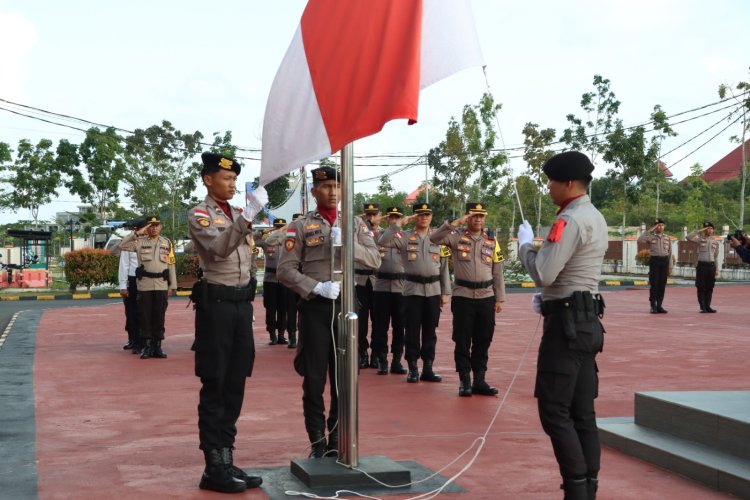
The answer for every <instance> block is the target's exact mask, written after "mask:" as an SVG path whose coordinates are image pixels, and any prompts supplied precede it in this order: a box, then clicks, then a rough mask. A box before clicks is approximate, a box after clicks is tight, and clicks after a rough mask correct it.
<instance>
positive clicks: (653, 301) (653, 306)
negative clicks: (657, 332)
mask: <svg viewBox="0 0 750 500" xmlns="http://www.w3.org/2000/svg"><path fill="white" fill-rule="evenodd" d="M657 312H659V311H657V310H656V301H655V300H652V301H651V314H656V313H657Z"/></svg>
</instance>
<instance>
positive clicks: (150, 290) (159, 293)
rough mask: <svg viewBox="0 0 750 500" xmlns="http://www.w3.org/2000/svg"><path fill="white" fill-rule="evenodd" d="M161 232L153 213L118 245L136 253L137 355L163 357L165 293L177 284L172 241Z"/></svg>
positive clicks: (158, 222) (142, 357)
mask: <svg viewBox="0 0 750 500" xmlns="http://www.w3.org/2000/svg"><path fill="white" fill-rule="evenodd" d="M160 233H161V220H160V219H159V217H158V216H156V215H150V216H148V217H147V218H146V225H145V227H142V228H140V229H137V230H135V231H133V232H132V233H130V234H129V235H128V236H126V237H125V239H123V240H122V243H121V244H120V248H121V249H122V250H124V251H126V252H135V253H136V255H137V256H138V268H136V281H137V287H138V315H139V316H140V322H139V329H140V335H141V339H142V343H143V350H142V351H141V359H148V358H152V357H153V358H166V357H167V355H166V354H165V353H164V351H162V349H161V342H162V340H164V316H165V315H166V313H167V296H168V295H171V294H172V290H174V289H175V288H177V274H176V272H175V268H174V262H175V258H174V249H173V247H172V242H171V241H169V239H167V238H165V237H164V236H161V235H160Z"/></svg>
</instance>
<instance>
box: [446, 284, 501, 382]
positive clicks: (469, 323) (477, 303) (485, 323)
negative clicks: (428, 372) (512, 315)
mask: <svg viewBox="0 0 750 500" xmlns="http://www.w3.org/2000/svg"><path fill="white" fill-rule="evenodd" d="M451 312H452V313H453V342H455V344H456V345H455V347H454V349H453V358H454V360H455V362H456V371H457V372H459V373H466V372H468V371H473V372H474V373H477V372H480V373H484V372H486V371H487V358H488V356H487V351H488V350H489V348H490V344H491V343H492V337H493V336H494V334H495V297H494V296H492V297H487V298H485V299H471V298H468V297H455V296H454V297H453V298H452V299H451Z"/></svg>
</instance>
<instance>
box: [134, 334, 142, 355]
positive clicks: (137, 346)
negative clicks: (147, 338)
mask: <svg viewBox="0 0 750 500" xmlns="http://www.w3.org/2000/svg"><path fill="white" fill-rule="evenodd" d="M143 342H144V340H143V339H141V338H139V339H138V340H136V341H135V342H134V343H133V350H132V351H131V352H132V353H133V354H140V353H141V352H142V351H143Z"/></svg>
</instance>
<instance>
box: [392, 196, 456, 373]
mask: <svg viewBox="0 0 750 500" xmlns="http://www.w3.org/2000/svg"><path fill="white" fill-rule="evenodd" d="M412 210H413V212H414V213H413V214H412V215H410V216H409V217H405V218H403V219H396V220H392V221H391V223H390V224H389V225H388V228H387V229H386V230H385V231H383V233H382V234H381V235H380V238H378V244H379V245H381V246H384V247H395V248H396V249H398V251H399V252H400V253H401V260H402V262H403V264H404V273H405V278H406V280H405V281H404V291H403V294H404V305H405V307H406V332H405V341H406V362H407V364H408V365H409V372H408V374H407V375H406V381H407V382H409V383H416V382H418V381H419V380H422V381H425V382H440V381H441V380H442V377H441V376H440V375H437V374H436V373H435V372H434V371H433V369H432V364H433V362H434V361H435V344H436V343H437V336H436V335H435V329H436V328H437V325H438V321H439V320H440V308H441V306H444V305H445V304H447V303H448V299H449V298H450V289H451V284H450V275H449V274H448V259H447V257H448V255H449V251H448V249H446V248H444V247H441V246H440V245H438V244H436V243H433V242H432V241H430V223H431V222H432V208H430V205H429V204H428V203H416V204H414V205H413V206H412ZM412 220H414V221H415V226H414V229H412V230H410V231H405V232H402V231H401V227H403V225H404V224H406V223H408V222H411V221H412ZM419 358H422V374H421V375H420V374H419V367H418V366H417V361H418V360H419Z"/></svg>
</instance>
